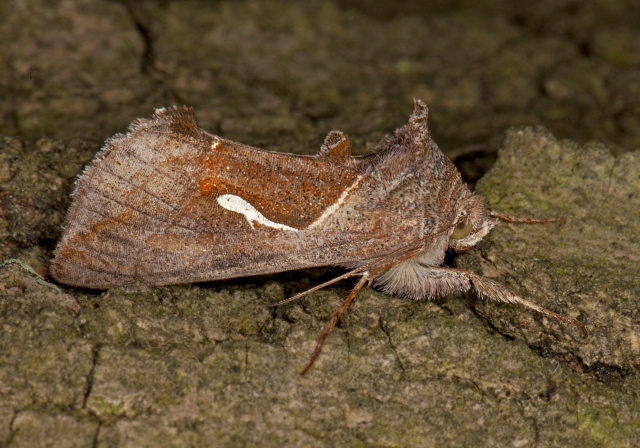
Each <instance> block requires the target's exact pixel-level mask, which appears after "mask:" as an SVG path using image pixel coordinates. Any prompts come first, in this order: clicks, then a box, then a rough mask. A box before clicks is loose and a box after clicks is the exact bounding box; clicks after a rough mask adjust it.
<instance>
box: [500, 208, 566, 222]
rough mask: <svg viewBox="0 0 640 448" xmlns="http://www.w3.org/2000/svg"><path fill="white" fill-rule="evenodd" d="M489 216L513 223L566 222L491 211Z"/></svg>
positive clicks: (564, 220)
mask: <svg viewBox="0 0 640 448" xmlns="http://www.w3.org/2000/svg"><path fill="white" fill-rule="evenodd" d="M490 214H491V216H493V217H494V218H498V219H501V220H502V221H506V222H513V223H526V224H544V223H547V222H567V220H566V219H564V218H520V217H518V216H511V215H508V214H506V213H500V212H497V211H495V210H491V213H490Z"/></svg>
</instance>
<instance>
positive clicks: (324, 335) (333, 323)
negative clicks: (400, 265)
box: [300, 271, 369, 375]
mask: <svg viewBox="0 0 640 448" xmlns="http://www.w3.org/2000/svg"><path fill="white" fill-rule="evenodd" d="M368 281H369V272H368V271H365V272H363V273H362V277H360V280H358V283H357V284H356V286H354V288H353V289H352V290H351V292H350V293H349V295H348V296H347V298H346V299H344V301H343V302H342V303H341V304H340V307H339V308H338V309H337V310H336V312H335V313H333V316H331V319H330V320H329V322H327V325H326V327H324V331H323V332H322V334H321V335H320V337H319V338H318V342H317V343H316V348H314V349H313V353H311V359H309V362H308V363H307V366H306V367H305V368H304V370H303V371H302V372H301V373H300V375H305V374H306V373H307V372H308V371H309V370H311V367H313V365H314V364H315V363H316V360H317V359H318V356H320V353H321V352H322V346H323V345H324V342H325V341H326V339H327V337H329V335H330V334H331V331H332V330H333V328H334V327H335V326H336V323H337V322H338V319H340V316H342V314H343V313H344V312H345V311H346V309H347V308H348V307H349V304H350V303H351V302H352V301H353V299H355V297H356V296H357V295H358V293H359V292H360V290H361V289H362V288H363V287H364V285H365V284H366V283H367V282H368Z"/></svg>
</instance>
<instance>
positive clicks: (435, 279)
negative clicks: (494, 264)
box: [421, 266, 588, 337]
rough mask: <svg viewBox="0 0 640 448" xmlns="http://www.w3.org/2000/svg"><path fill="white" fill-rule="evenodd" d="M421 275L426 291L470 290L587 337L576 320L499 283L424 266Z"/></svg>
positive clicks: (440, 268) (452, 270)
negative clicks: (564, 324) (566, 325)
mask: <svg viewBox="0 0 640 448" xmlns="http://www.w3.org/2000/svg"><path fill="white" fill-rule="evenodd" d="M421 274H422V277H423V281H425V282H428V283H429V288H428V289H429V290H430V291H438V292H439V293H445V294H449V293H452V292H464V291H468V290H472V291H473V292H474V293H475V294H476V295H477V296H478V297H479V298H481V299H484V300H493V301H496V302H505V303H516V304H519V305H522V306H524V307H525V308H529V309H531V310H534V311H536V312H538V313H540V314H543V315H545V316H548V317H551V318H553V319H556V320H559V321H563V322H569V323H571V324H573V325H575V326H577V327H578V328H580V330H581V331H582V333H583V334H584V336H585V337H586V336H587V335H588V334H587V330H586V328H585V327H584V325H583V324H582V323H581V322H579V321H578V320H576V319H573V318H571V317H566V316H562V315H560V314H557V313H554V312H553V311H549V310H548V309H546V308H543V307H541V306H538V305H536V304H535V303H531V302H529V301H528V300H525V299H523V298H522V297H520V296H517V295H516V294H514V293H513V292H511V291H510V290H509V289H507V288H506V287H504V286H502V285H501V284H500V283H498V282H495V281H493V280H490V279H488V278H485V277H482V276H480V275H477V274H475V273H473V272H470V271H465V270H462V269H451V268H442V267H432V266H425V267H424V271H422V272H421Z"/></svg>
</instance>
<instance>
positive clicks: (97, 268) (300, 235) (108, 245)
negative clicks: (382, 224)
mask: <svg viewBox="0 0 640 448" xmlns="http://www.w3.org/2000/svg"><path fill="white" fill-rule="evenodd" d="M321 174H322V175H321ZM361 181H362V176H361V175H360V174H359V173H358V172H356V171H355V170H353V169H351V168H349V167H348V166H347V164H344V163H339V161H338V160H337V159H335V158H331V157H304V156H295V155H289V154H282V153H274V152H269V151H264V150H258V149H255V148H251V147H248V146H245V145H240V144H237V143H234V142H230V141H228V140H225V139H222V138H220V137H217V136H214V135H211V134H209V133H207V132H205V131H203V130H201V129H199V128H198V127H197V124H196V122H195V119H194V117H193V112H192V111H191V109H188V108H174V109H169V110H160V111H159V112H158V113H157V114H156V115H154V117H153V118H152V119H150V120H140V121H138V122H136V123H135V124H134V125H133V126H132V128H131V130H130V132H129V133H128V134H127V135H124V136H115V137H114V138H112V139H110V140H109V141H108V142H107V143H106V145H105V148H104V150H103V151H102V152H101V153H100V154H99V156H98V157H97V158H96V160H95V161H94V162H93V163H92V164H91V165H90V166H89V167H88V168H87V169H86V171H85V174H84V175H83V176H82V178H81V179H80V180H79V181H78V185H77V189H76V191H75V193H74V202H73V205H72V207H71V209H70V211H69V216H68V218H67V223H66V229H65V235H64V237H63V239H62V241H61V242H60V244H59V246H58V248H57V250H56V258H55V260H54V262H53V264H52V273H53V275H54V277H55V278H57V279H58V280H59V281H62V282H64V283H68V284H73V285H77V286H87V287H97V288H106V287H111V286H115V285H117V284H121V283H125V282H127V281H131V280H135V279H142V280H145V281H147V282H149V283H152V284H170V283H179V282H180V283H182V282H194V281H205V280H214V279H218V278H230V277H235V276H243V275H254V274H260V273H267V272H276V271H283V270H289V269H299V268H302V267H310V266H318V265H323V264H332V263H339V262H340V261H346V262H349V261H352V260H351V257H357V256H358V255H359V253H358V252H359V251H358V250H357V249H358V248H359V247H360V251H361V250H362V249H361V246H362V244H363V239H368V238H371V236H372V235H371V234H366V235H365V234H363V233H361V232H358V231H356V232H349V231H346V232H345V230H344V229H342V230H340V231H337V230H334V229H331V228H325V227H323V226H321V225H319V224H320V221H322V222H324V220H325V219H326V216H323V214H325V215H326V211H327V210H328V209H329V207H331V205H332V204H335V203H336V202H337V201H339V200H340V199H341V198H342V199H344V196H345V191H348V190H349V189H350V187H352V186H355V185H356V184H357V183H359V182H361ZM265 185H268V186H269V188H268V189H265V188H264V186H265ZM220 198H223V199H225V198H226V199H228V200H227V201H226V202H224V201H223V200H222V199H220ZM314 223H315V224H316V225H314ZM310 233H312V235H310ZM337 247H340V248H341V250H346V252H343V255H342V256H340V257H338V258H337V259H336V252H337V251H336V249H335V248H337ZM294 248H295V249H296V250H295V251H294V250H293V249H294ZM350 254H353V255H350ZM134 255H135V256H134ZM345 259H346V260H345Z"/></svg>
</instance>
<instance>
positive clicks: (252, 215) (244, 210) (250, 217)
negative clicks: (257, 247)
mask: <svg viewBox="0 0 640 448" xmlns="http://www.w3.org/2000/svg"><path fill="white" fill-rule="evenodd" d="M216 200H217V201H218V204H220V207H222V208H224V209H227V210H229V211H232V212H235V213H240V214H241V215H243V216H244V217H245V218H246V219H247V222H248V223H249V225H250V226H251V228H252V229H253V223H254V222H257V223H258V224H262V225H263V226H267V227H271V228H273V229H280V230H290V231H293V232H297V231H298V229H296V228H293V227H289V226H287V225H284V224H280V223H277V222H273V221H271V220H269V219H267V218H265V216H264V215H263V214H262V213H260V212H259V211H258V210H256V208H255V207H254V206H253V205H251V204H249V203H248V202H247V201H245V200H244V199H242V198H241V197H240V196H236V195H235V194H222V195H220V196H218V198H217V199H216Z"/></svg>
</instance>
